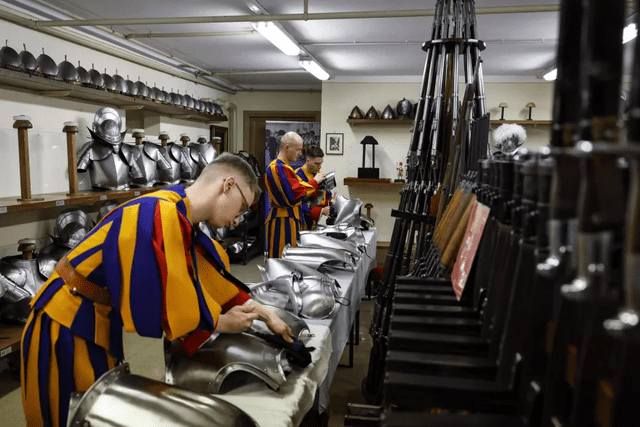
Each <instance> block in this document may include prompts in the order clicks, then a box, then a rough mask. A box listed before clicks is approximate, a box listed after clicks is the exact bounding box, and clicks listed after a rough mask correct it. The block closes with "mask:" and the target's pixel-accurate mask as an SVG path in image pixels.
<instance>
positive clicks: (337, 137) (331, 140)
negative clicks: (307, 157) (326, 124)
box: [325, 133, 344, 154]
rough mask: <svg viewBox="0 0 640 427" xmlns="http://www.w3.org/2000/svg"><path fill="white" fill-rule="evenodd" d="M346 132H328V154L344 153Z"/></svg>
mask: <svg viewBox="0 0 640 427" xmlns="http://www.w3.org/2000/svg"><path fill="white" fill-rule="evenodd" d="M343 143H344V134H343V133H328V134H327V147H326V148H327V149H326V150H325V152H326V153H327V154H344V145H343Z"/></svg>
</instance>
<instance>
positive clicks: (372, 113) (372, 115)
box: [365, 105, 380, 119]
mask: <svg viewBox="0 0 640 427" xmlns="http://www.w3.org/2000/svg"><path fill="white" fill-rule="evenodd" d="M365 118H366V119H379V118H380V116H379V115H378V110H376V108H375V107H374V106H373V105H372V106H371V108H369V110H367V114H366V115H365Z"/></svg>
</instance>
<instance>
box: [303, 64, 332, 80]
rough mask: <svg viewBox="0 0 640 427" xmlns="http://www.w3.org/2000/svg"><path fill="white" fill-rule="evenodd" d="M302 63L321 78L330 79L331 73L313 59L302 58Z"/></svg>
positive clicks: (316, 76)
mask: <svg viewBox="0 0 640 427" xmlns="http://www.w3.org/2000/svg"><path fill="white" fill-rule="evenodd" d="M300 65H301V66H302V67H304V68H305V69H306V70H307V71H308V72H310V73H311V74H313V75H314V76H315V78H317V79H319V80H329V77H331V76H330V75H329V73H327V71H326V70H325V69H324V68H322V67H321V66H320V64H318V63H317V62H316V61H314V60H313V59H301V60H300Z"/></svg>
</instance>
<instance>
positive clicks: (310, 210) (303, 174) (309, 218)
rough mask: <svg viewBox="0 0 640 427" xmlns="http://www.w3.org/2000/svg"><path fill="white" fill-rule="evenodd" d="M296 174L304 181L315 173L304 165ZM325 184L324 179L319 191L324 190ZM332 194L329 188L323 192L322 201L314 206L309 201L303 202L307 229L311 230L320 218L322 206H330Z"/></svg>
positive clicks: (309, 179)
mask: <svg viewBox="0 0 640 427" xmlns="http://www.w3.org/2000/svg"><path fill="white" fill-rule="evenodd" d="M296 175H298V176H299V177H300V179H302V180H303V181H304V182H309V181H311V180H312V179H313V177H314V175H313V174H312V173H311V172H309V171H308V170H307V168H305V167H304V166H302V167H300V168H298V169H296ZM324 187H325V184H324V181H322V182H321V183H320V184H319V185H318V191H320V190H324ZM331 197H332V194H331V191H329V190H327V191H324V192H323V195H322V201H321V202H320V203H319V204H318V205H317V206H314V207H311V206H309V202H308V201H305V202H302V213H303V214H304V221H305V224H306V228H307V230H311V229H312V228H313V226H314V225H316V223H317V222H318V220H319V219H320V213H321V212H322V208H323V207H325V206H329V201H330V200H331Z"/></svg>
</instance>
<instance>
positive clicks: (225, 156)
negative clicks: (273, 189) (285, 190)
mask: <svg viewBox="0 0 640 427" xmlns="http://www.w3.org/2000/svg"><path fill="white" fill-rule="evenodd" d="M223 173H225V174H226V173H233V174H238V175H240V177H241V178H242V179H243V180H244V182H245V183H246V184H247V185H248V186H249V188H250V189H251V191H253V194H254V196H255V197H254V201H257V200H258V199H259V198H260V195H261V194H262V190H261V189H260V186H259V184H258V177H257V176H256V174H255V173H254V172H253V168H252V167H251V165H250V164H249V162H247V161H246V160H244V159H243V158H242V157H240V156H236V155H235V154H229V153H222V154H221V155H219V156H218V157H216V158H215V159H213V161H212V162H211V163H209V164H208V165H207V166H206V167H205V168H204V169H203V171H202V173H201V174H200V176H199V177H198V181H200V180H201V179H202V180H206V181H207V183H208V182H210V181H213V180H214V179H215V178H217V177H218V176H220V175H221V174H223Z"/></svg>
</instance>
